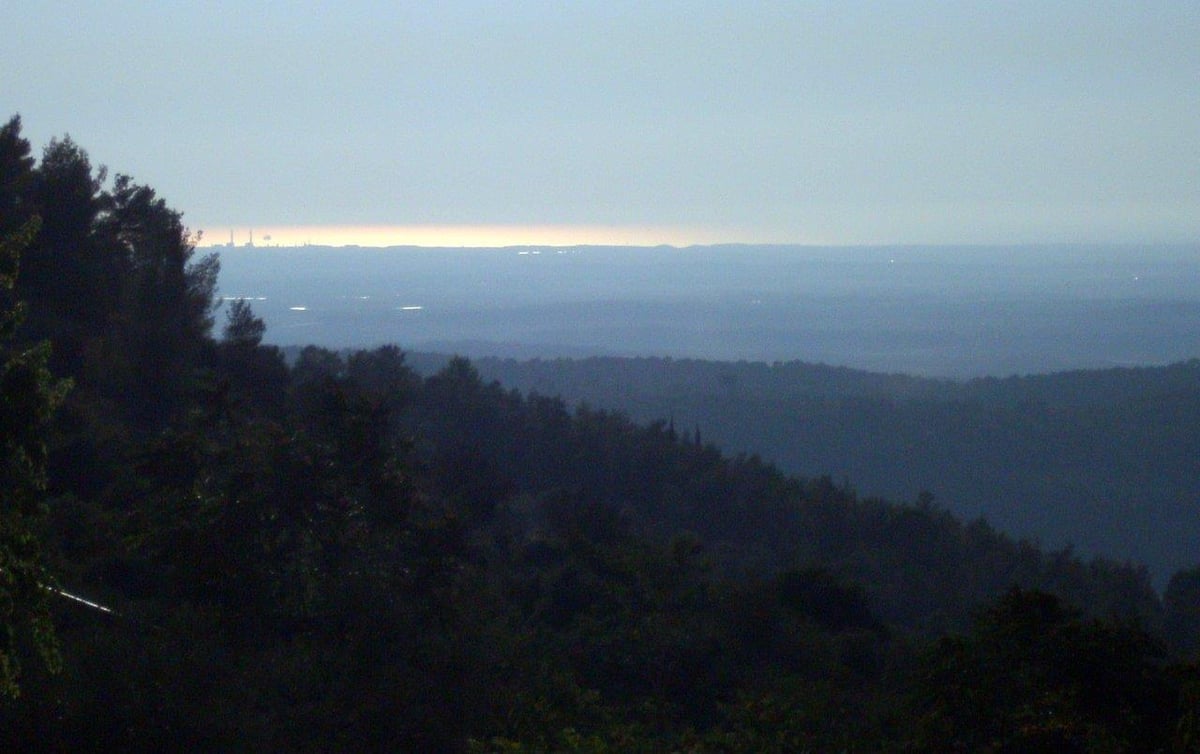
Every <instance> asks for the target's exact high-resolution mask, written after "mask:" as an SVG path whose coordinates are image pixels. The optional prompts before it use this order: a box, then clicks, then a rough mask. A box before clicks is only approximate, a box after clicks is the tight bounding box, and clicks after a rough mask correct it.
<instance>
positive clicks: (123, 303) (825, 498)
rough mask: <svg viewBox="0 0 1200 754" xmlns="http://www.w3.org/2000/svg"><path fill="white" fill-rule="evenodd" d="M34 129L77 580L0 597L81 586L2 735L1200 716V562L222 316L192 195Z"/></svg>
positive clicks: (29, 742) (81, 739)
mask: <svg viewBox="0 0 1200 754" xmlns="http://www.w3.org/2000/svg"><path fill="white" fill-rule="evenodd" d="M19 126H20V124H19V121H17V120H15V119H14V120H13V121H11V122H10V123H9V124H8V126H6V128H5V130H4V131H3V134H2V135H3V137H4V141H3V142H2V143H0V146H3V149H0V176H6V178H5V182H4V183H3V190H4V192H5V194H4V196H3V197H0V199H2V200H3V201H2V202H0V207H3V208H5V211H6V212H8V213H9V215H11V218H10V219H11V221H12V222H13V223H19V225H20V227H29V228H32V227H34V226H26V225H25V223H28V222H30V218H33V217H39V218H41V228H42V229H41V231H39V232H38V233H37V235H35V236H32V237H31V238H27V239H24V241H27V243H23V244H21V245H25V246H27V248H26V249H25V257H26V258H28V259H30V260H32V261H31V262H30V264H29V266H28V267H27V268H23V270H22V276H21V278H19V279H18V284H17V286H16V288H15V290H16V291H18V292H19V293H20V295H21V296H22V297H23V298H24V299H25V300H26V301H28V310H29V313H30V314H29V319H28V321H27V323H26V328H25V329H24V330H23V331H21V332H20V334H19V335H18V339H17V341H15V342H14V348H15V349H16V350H14V351H12V353H31V354H33V356H32V357H31V359H32V361H30V362H29V363H30V364H32V365H33V368H32V370H27V371H29V373H30V374H31V375H32V376H33V379H31V380H26V381H25V382H22V383H20V384H18V385H15V386H14V387H13V389H12V390H9V386H8V385H7V383H6V384H5V386H4V387H5V390H6V392H5V410H6V412H9V413H11V410H10V407H14V406H21V405H26V404H22V403H21V401H27V402H28V404H29V405H33V406H36V411H33V413H31V414H29V416H28V417H27V420H26V423H25V424H23V425H22V426H23V427H25V428H27V430H28V438H29V440H28V442H26V443H25V444H24V445H21V446H20V447H22V448H28V449H33V450H32V451H30V452H32V453H33V455H30V456H29V458H34V460H35V461H36V462H35V463H31V464H25V469H26V471H27V472H28V473H29V476H28V477H27V479H26V481H25V482H24V485H25V486H24V487H23V488H22V489H23V490H24V491H23V492H22V493H21V494H22V495H23V496H24V498H23V499H22V500H26V499H30V500H32V499H36V502H37V503H38V504H39V505H40V506H43V510H44V511H45V515H44V516H41V517H38V516H37V515H34V514H35V513H36V511H35V510H33V509H31V508H30V506H29V505H27V504H26V503H25V502H23V501H16V500H14V499H10V498H11V496H10V495H9V494H8V490H7V489H6V497H5V498H4V500H3V504H4V506H5V515H12V516H14V517H15V520H18V521H19V522H20V524H21V526H22V527H24V529H23V531H24V534H23V535H22V539H21V540H20V541H21V542H22V543H23V544H24V546H28V547H30V548H33V549H35V550H37V552H38V555H37V561H36V562H37V563H38V564H39V565H38V568H40V569H42V570H41V571H39V573H43V572H44V573H47V574H50V573H53V574H56V576H57V584H58V587H61V591H59V590H58V587H55V586H53V582H51V581H50V579H49V578H48V577H47V578H45V579H42V580H35V581H34V582H28V581H27V584H28V583H32V588H25V589H24V590H21V591H12V592H9V593H5V594H6V596H5V599H6V607H11V608H12V609H11V610H7V611H6V612H5V613H3V615H2V616H0V617H2V618H3V620H4V621H5V623H6V625H7V626H8V627H10V628H11V627H13V626H15V625H16V623H17V622H18V620H19V619H23V618H22V617H21V616H22V615H24V614H35V615H38V614H45V613H47V612H48V611H49V610H51V609H52V611H53V618H54V623H55V625H56V634H57V644H56V645H55V646H56V647H57V655H56V656H55V657H54V658H51V659H52V660H53V659H56V658H57V657H59V656H60V657H61V663H59V662H57V661H51V662H46V661H44V660H42V661H38V660H35V659H34V658H33V655H36V654H37V653H39V652H41V653H42V654H43V655H47V651H46V648H47V645H46V643H45V642H39V641H32V640H25V639H23V638H22V637H23V634H22V633H21V632H20V631H15V630H14V631H13V632H12V634H11V635H12V637H13V639H12V644H11V646H12V649H11V650H10V651H9V654H11V655H12V657H13V659H14V660H22V659H23V660H26V661H25V662H22V663H21V665H20V668H21V671H22V672H21V675H20V676H19V677H18V676H17V675H16V673H15V668H16V667H17V666H16V665H15V664H14V665H11V666H10V667H12V668H14V671H13V672H11V673H10V674H9V679H8V680H9V681H10V683H11V685H10V691H12V690H15V689H17V686H16V684H19V690H20V694H19V696H11V695H10V696H9V697H8V698H6V699H4V700H3V701H2V702H0V746H2V747H3V748H4V749H6V750H13V751H38V750H42V751H86V750H104V751H109V750H121V751H173V750H187V751H196V750H220V751H228V750H247V751H331V750H345V749H350V748H355V749H358V750H363V751H422V752H425V751H430V752H436V751H448V752H450V751H470V752H492V751H496V752H524V751H588V752H603V751H622V752H627V751H633V752H637V751H644V752H661V751H689V752H700V751H713V752H736V751H746V752H771V751H776V752H794V751H805V750H813V751H827V750H839V751H840V750H845V751H880V750H896V751H932V750H945V749H946V748H947V747H952V748H953V747H957V748H958V749H960V750H992V751H1017V750H1020V751H1030V750H1036V749H1035V748H1033V747H1034V744H1036V745H1038V746H1042V747H1043V749H1046V750H1049V749H1048V748H1047V747H1050V746H1054V747H1056V748H1054V750H1055V751H1070V750H1096V751H1153V750H1162V751H1188V750H1191V749H1192V748H1193V747H1194V746H1195V745H1196V730H1197V729H1196V719H1195V716H1196V703H1197V700H1198V698H1200V692H1198V689H1200V686H1198V685H1197V678H1196V670H1195V666H1194V665H1192V664H1188V663H1187V662H1186V661H1187V660H1188V659H1190V655H1188V654H1185V653H1186V652H1190V651H1193V648H1194V646H1195V643H1196V622H1195V613H1194V610H1193V609H1191V607H1190V605H1191V603H1190V602H1189V600H1188V595H1190V594H1193V593H1194V590H1195V584H1194V582H1195V578H1194V574H1193V576H1192V577H1191V578H1188V577H1186V576H1185V575H1181V576H1180V577H1179V579H1178V580H1177V582H1173V591H1172V592H1171V593H1170V596H1171V599H1170V600H1168V605H1169V606H1174V607H1171V609H1169V610H1168V611H1167V612H1166V613H1165V614H1164V612H1163V609H1162V606H1161V605H1160V603H1159V601H1158V598H1157V597H1156V595H1155V594H1154V592H1153V591H1152V590H1151V588H1150V586H1149V583H1148V579H1147V576H1146V573H1145V571H1144V570H1142V569H1138V568H1135V567H1131V566H1126V565H1120V564H1115V563H1111V562H1106V561H1099V560H1097V561H1092V562H1089V563H1085V562H1083V561H1081V560H1080V559H1078V558H1077V557H1074V556H1073V555H1072V554H1071V553H1070V552H1065V551H1064V552H1053V553H1046V552H1042V551H1041V550H1039V549H1038V548H1036V547H1035V546H1033V545H1031V544H1029V543H1027V542H1018V541H1014V540H1012V539H1010V538H1008V537H1006V536H1004V535H1003V534H1001V533H999V532H997V531H995V530H994V529H992V528H991V527H990V526H988V525H987V524H986V523H984V522H982V521H976V522H974V523H969V524H965V523H963V522H961V521H959V520H958V519H956V518H954V517H953V516H951V515H950V514H949V513H947V512H945V511H944V510H942V509H940V508H938V507H936V506H935V505H934V504H933V503H932V501H931V500H930V499H929V498H928V497H924V498H922V499H920V500H918V501H916V502H914V503H913V504H908V505H897V504H891V503H887V502H884V501H881V500H875V499H860V498H859V497H857V496H856V495H855V494H854V493H853V491H851V490H850V489H849V488H848V487H847V486H846V485H838V484H835V483H833V482H832V481H831V480H830V479H829V478H827V477H815V478H812V479H800V478H796V477H791V476H787V475H784V474H782V473H780V472H779V471H778V470H777V469H775V468H774V467H773V466H771V465H769V464H767V463H764V462H763V461H761V460H760V459H758V458H756V457H753V456H743V457H738V458H728V457H725V456H723V455H722V454H721V453H720V452H718V450H717V449H716V448H715V447H714V446H712V445H710V444H706V443H705V442H704V441H703V438H701V437H700V436H699V434H698V433H696V432H682V433H681V432H679V431H677V430H676V428H675V427H674V426H672V424H671V423H670V422H658V423H653V424H648V425H639V424H635V423H634V422H632V421H630V420H629V419H627V418H626V417H624V416H622V415H620V414H616V413H611V412H607V411H596V410H592V409H588V408H586V407H583V408H575V409H572V408H569V407H568V406H567V404H566V403H564V402H563V401H562V400H560V399H558V398H549V397H544V396H539V395H536V394H530V395H522V394H520V393H517V392H515V391H510V390H506V389H504V388H502V387H501V386H500V385H499V384H498V383H495V382H491V383H488V382H485V381H484V380H483V379H481V377H480V375H479V373H478V372H477V371H476V369H475V367H474V366H472V365H471V364H470V363H468V362H466V361H464V360H461V359H456V360H453V361H451V362H450V363H448V364H447V365H446V366H445V367H444V368H442V369H440V370H439V371H437V372H436V373H435V374H432V375H430V376H428V377H424V378H422V377H419V376H418V375H417V373H416V372H414V371H413V370H412V369H411V368H410V366H409V365H408V363H407V361H406V359H405V356H404V354H402V353H401V352H400V351H399V350H398V349H397V348H395V347H383V348H379V349H376V350H372V351H362V352H356V353H352V354H340V353H336V352H333V351H329V350H324V349H320V348H315V347H310V348H306V349H304V350H303V351H301V352H300V353H299V354H297V357H296V358H295V360H294V361H292V362H289V361H287V360H285V359H284V357H283V354H282V353H281V352H280V351H279V350H277V349H275V348H272V347H270V346H266V345H264V344H263V343H262V336H263V333H264V326H263V323H262V321H261V320H259V319H258V318H257V317H256V316H255V315H254V312H253V311H252V310H251V309H250V307H249V305H247V304H246V303H245V302H234V303H232V304H231V305H230V306H229V309H228V310H227V312H225V325H224V327H223V330H222V334H221V337H220V338H214V337H213V336H212V335H211V334H210V327H211V325H212V319H213V314H214V306H213V305H214V295H215V292H214V291H215V289H214V283H215V272H216V265H215V262H214V261H212V260H208V259H200V260H196V259H194V258H193V246H192V241H191V239H190V238H189V236H188V235H187V232H186V230H185V229H184V228H183V226H182V224H181V222H180V220H181V218H180V216H179V215H178V214H177V213H175V212H173V211H172V210H169V209H168V208H167V207H166V206H165V204H163V203H162V201H161V200H160V199H158V198H157V197H156V196H155V195H154V193H153V192H152V191H151V190H149V189H146V188H144V187H139V186H137V185H136V184H134V183H132V181H131V180H130V179H127V178H117V179H116V181H115V182H114V183H113V185H112V186H111V187H109V188H106V187H105V185H106V184H105V180H104V175H103V171H94V170H92V168H91V167H90V164H89V163H88V158H87V155H86V153H84V152H83V151H82V150H81V149H79V148H78V147H77V146H75V145H74V144H72V143H71V142H70V141H69V140H63V141H56V142H53V143H52V144H51V145H50V146H49V147H47V150H46V153H45V155H44V157H43V160H42V162H41V163H40V164H36V163H34V162H33V161H32V160H29V159H28V157H27V153H28V145H27V144H25V143H24V142H23V140H22V139H21V138H20V133H19ZM14 155H15V157H13V156H14ZM8 176H13V177H12V178H9V177H8ZM6 217H7V216H6ZM6 222H7V220H6ZM5 227H6V228H7V227H8V226H5ZM14 227H15V226H14ZM30 232H31V233H32V231H30ZM12 238H14V240H13V241H12V244H13V245H16V244H17V240H16V237H15V236H13V237H12ZM26 270H32V272H30V274H29V276H28V277H25V274H24V273H25V271H26ZM13 303H15V302H13ZM43 339H45V340H47V341H48V342H49V343H50V344H51V346H52V348H53V354H52V355H49V354H47V353H46V350H45V347H34V350H32V351H29V350H24V351H23V350H20V349H21V348H24V347H25V345H26V344H32V343H35V342H41V341H42V340H43ZM30 347H33V346H30ZM38 348H40V349H41V350H38ZM42 359H48V361H45V362H43V361H40V360H42ZM10 363H12V362H11V359H10ZM47 365H48V366H47ZM48 369H53V371H54V374H55V375H58V377H53V376H51V373H50V371H48ZM61 378H70V379H72V380H73V381H74V388H73V389H72V390H71V391H70V392H69V393H68V394H67V395H66V397H65V398H63V396H62V392H61V389H60V387H59V386H60V384H61V383H59V382H57V380H58V379H61ZM59 399H62V405H61V406H59V408H58V411H57V413H56V414H54V419H53V421H52V423H51V422H50V421H49V420H50V409H51V408H53V405H54V403H55V402H56V401H57V400H59ZM6 415H7V414H6ZM22 431H25V430H22ZM13 437H16V435H11V434H9V433H8V431H7V430H6V443H8V444H7V445H6V452H8V453H9V454H10V457H11V453H12V452H13V451H12V448H13V447H14V445H13V444H12V442H11V441H10V439H11V438H13ZM39 448H44V449H45V452H44V453H43V452H42V451H40V450H38V449H39ZM39 454H40V455H39ZM35 456H36V458H35ZM38 458H40V459H42V460H41V461H38V460H37V459H38ZM12 489H16V488H12ZM35 507H36V506H35ZM8 541H9V540H7V539H6V540H4V542H3V544H4V546H5V547H7V546H8ZM39 542H40V546H39V545H38V543H39ZM3 567H4V579H5V585H7V584H9V583H15V582H14V579H17V577H18V576H20V574H19V572H18V571H16V570H13V569H12V567H11V565H10V564H8V563H7V562H6V563H5V564H4V566H3ZM20 577H21V578H24V576H20ZM39 578H40V577H39ZM1014 587H1019V588H1014ZM52 589H53V591H52ZM63 593H67V594H71V595H76V596H82V597H85V598H87V599H88V600H89V601H90V602H92V603H94V604H90V605H89V604H84V603H81V602H79V601H77V600H69V599H66V598H65V597H63V596H62V595H63ZM60 597H61V598H60ZM50 600H53V601H52V602H51V601H50ZM98 605H99V606H103V607H98ZM1070 605H1077V606H1082V607H1083V608H1085V609H1086V613H1085V612H1077V611H1076V609H1075V608H1072V607H1070ZM39 611H40V612H39ZM1160 635H1165V636H1170V637H1171V640H1172V642H1173V644H1172V645H1170V646H1168V645H1167V644H1165V643H1164V642H1163V641H1162V640H1161V639H1160V638H1159V636H1160ZM34 638H36V637H34Z"/></svg>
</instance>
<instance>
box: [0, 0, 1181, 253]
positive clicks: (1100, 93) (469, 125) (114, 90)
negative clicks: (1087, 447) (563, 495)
mask: <svg viewBox="0 0 1200 754" xmlns="http://www.w3.org/2000/svg"><path fill="white" fill-rule="evenodd" d="M5 17H6V25H7V26H8V27H9V28H10V29H12V30H15V31H16V32H19V33H13V34H10V35H9V39H8V40H7V41H6V43H5V45H4V46H3V48H2V49H0V71H2V73H0V102H3V103H5V107H7V108H8V110H9V111H18V112H20V113H21V115H22V117H23V120H24V125H25V130H26V135H27V136H28V137H29V138H30V140H31V141H32V142H33V143H34V144H39V145H40V144H45V143H46V142H47V141H48V140H49V139H50V138H51V137H52V136H56V135H61V134H62V133H63V132H64V131H66V132H69V133H70V135H71V136H72V137H73V138H74V139H75V140H76V141H77V142H79V143H80V144H83V145H85V146H86V147H87V148H88V150H89V152H90V154H91V156H92V159H93V161H94V162H96V163H98V164H108V165H112V166H114V167H119V169H120V170H121V171H122V172H127V173H129V174H131V175H133V177H134V178H136V179H137V180H139V181H146V182H149V183H151V184H153V185H154V186H156V187H157V188H158V190H159V192H160V193H161V194H162V195H163V196H164V197H166V198H167V200H168V201H170V202H171V203H172V204H174V205H175V206H178V207H180V208H182V209H183V210H184V211H185V220H186V222H187V223H188V225H189V227H191V228H192V229H193V230H202V231H204V232H205V236H206V237H205V242H206V243H211V242H220V243H225V242H228V240H229V235H230V232H231V231H235V232H236V238H237V242H238V243H239V244H240V243H243V242H245V241H246V240H247V239H248V234H249V231H250V230H252V229H253V230H255V231H256V233H257V239H256V240H257V241H258V242H259V243H263V242H267V243H279V244H283V245H295V244H301V243H305V242H309V241H311V242H313V243H322V244H330V245H340V244H342V243H363V244H364V245H388V244H392V243H416V244H420V245H432V246H440V245H450V246H455V245H472V246H491V245H505V244H510V243H567V244H569V243H609V244H656V243H670V244H676V245H685V244H689V243H713V242H744V243H820V244H864V243H923V244H924V243H1027V242H1097V241H1104V242H1109V241H1114V242H1180V241H1190V240H1194V239H1195V238H1196V237H1197V236H1198V235H1200V129H1197V128H1196V124H1197V123H1198V122H1200V78H1198V77H1200V45H1197V44H1196V40H1197V39H1200V6H1197V4H1196V3H1194V2H1149V3H1107V2H1102V3H1096V2H1078V1H1075V0H1072V1H1070V2H1058V3H1004V4H996V3H974V2H971V3H936V2H908V3H881V4H865V3H783V4H774V3H771V4H767V3H736V4H734V3H690V2H689V3H674V2H663V3H651V4H642V3H624V2H617V3H571V4H562V3H553V2H523V3H438V4H436V5H435V4H424V3H420V4H418V3H400V4H397V3H383V2H359V1H355V2H347V3H340V4H337V5H336V6H328V7H326V6H325V5H324V4H321V3H303V4H284V3H271V4H246V3H233V2H214V3H203V4H201V3H154V4H147V3H141V2H114V3H105V4H102V5H98V4H95V3H63V4H58V5H56V7H55V10H54V11H53V12H49V11H48V10H47V8H46V6H44V5H42V4H40V3H15V4H12V6H11V7H8V8H6V9H5ZM364 228H369V229H370V230H369V231H367V230H364ZM267 236H270V240H267V239H266V237H267Z"/></svg>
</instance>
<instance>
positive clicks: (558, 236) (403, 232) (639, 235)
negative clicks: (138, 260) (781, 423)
mask: <svg viewBox="0 0 1200 754" xmlns="http://www.w3.org/2000/svg"><path fill="white" fill-rule="evenodd" d="M231 233H232V236H231ZM251 233H253V240H254V245H255V246H285V247H292V246H306V245H311V246H368V247H387V246H426V247H478V248H486V247H502V246H660V245H666V246H693V245H710V244H720V243H780V242H785V241H787V242H791V241H790V240H789V239H773V238H768V237H763V236H761V235H759V236H757V237H751V238H747V237H746V234H745V233H742V232H739V231H728V230H717V229H711V228H683V227H665V226H604V225H359V226H354V225H296V226H264V227H254V228H245V227H243V228H232V229H231V228H229V227H225V228H217V229H212V228H209V229H205V230H204V235H203V238H202V240H201V246H204V247H224V246H227V245H228V244H229V243H230V238H231V237H232V239H233V244H234V245H235V246H244V245H246V244H247V243H248V242H249V241H250V238H251ZM802 243H813V241H812V240H805V241H803V242H802Z"/></svg>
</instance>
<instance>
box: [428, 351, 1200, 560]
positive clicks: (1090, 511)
mask: <svg viewBox="0 0 1200 754" xmlns="http://www.w3.org/2000/svg"><path fill="white" fill-rule="evenodd" d="M410 361H411V363H413V364H414V365H416V366H417V367H418V368H420V369H432V368H435V367H436V366H437V365H438V364H440V363H442V362H444V357H436V356H424V355H417V354H414V355H411V356H410ZM475 364H476V366H477V367H478V369H479V370H480V373H481V374H482V375H483V376H484V377H485V378H486V379H495V380H499V381H500V382H501V383H502V384H503V385H505V386H506V387H512V388H516V389H519V390H522V391H524V392H536V393H539V394H542V395H552V396H562V397H563V399H564V400H566V401H568V402H569V403H572V404H574V403H586V404H587V405H589V406H592V407H594V408H603V409H610V410H619V411H623V412H625V413H627V414H628V415H629V416H631V417H632V418H633V419H635V420H637V421H643V422H645V421H654V420H664V421H670V422H673V424H674V426H675V427H676V428H678V429H679V430H680V431H683V432H692V431H693V430H697V429H698V430H699V432H700V433H701V434H702V436H703V438H704V440H705V441H706V442H712V443H714V444H716V445H717V446H718V447H720V448H722V449H724V450H725V451H726V452H729V453H734V454H737V453H753V454H756V455H759V456H761V457H762V458H764V459H768V460H770V461H772V462H774V463H777V464H779V466H780V467H781V468H782V469H784V470H785V471H787V472H789V473H794V474H801V475H805V476H819V475H825V474H827V475H830V476H832V477H833V478H834V479H839V480H840V479H846V480H849V483H850V484H853V485H854V487H855V488H856V489H857V490H858V491H859V492H860V493H861V494H865V495H872V496H882V497H885V498H888V499H892V500H912V499H915V498H916V496H917V495H918V493H921V492H931V493H933V494H934V495H935V496H936V499H937V500H938V501H939V502H940V503H941V504H942V505H944V506H945V507H946V508H947V509H949V510H951V511H953V512H954V513H955V514H956V515H959V516H963V517H966V518H968V519H970V518H976V517H980V516H982V517H985V518H986V519H987V520H988V521H989V522H990V523H991V524H992V525H994V526H996V527H998V528H999V529H1001V530H1003V531H1007V532H1012V533H1013V534H1015V535H1017V536H1022V537H1031V538H1034V539H1035V540H1037V541H1040V542H1042V543H1044V544H1045V545H1047V546H1050V547H1056V548H1057V547H1062V546H1064V545H1074V546H1075V547H1077V548H1078V549H1079V550H1080V551H1081V552H1083V553H1087V554H1091V555H1103V556H1105V557H1110V558H1114V559H1118V560H1124V559H1130V560H1134V561H1137V562H1143V563H1146V564H1148V565H1149V566H1150V568H1151V570H1152V572H1153V574H1154V577H1155V580H1156V581H1158V582H1159V583H1160V584H1162V583H1165V579H1166V578H1167V577H1168V576H1169V575H1170V574H1171V572H1173V571H1174V570H1176V569H1179V568H1183V567H1190V566H1192V565H1195V563H1196V561H1197V559H1198V558H1200V361H1197V360H1192V361H1187V362H1181V363H1178V364H1173V365H1170V366H1165V367H1143V368H1119V369H1118V368H1114V369H1104V370H1087V371H1073V372H1063V373H1057V374H1048V375H1040V376H1026V377H1015V376H1014V377H1007V378H984V379H973V380H967V381H951V380H936V379H925V378H919V377H911V376H905V375H895V374H877V373H870V372H864V371H859V370H853V369H846V368H837V367H830V366H825V365H819V364H806V363H800V362H790V363H776V364H773V365H768V364H763V363H748V362H714V361H696V360H687V359H662V358H635V359H622V358H589V359H578V360H567V359H542V360H537V359H534V360H526V361H516V360H511V359H495V358H480V359H477V360H476V361H475Z"/></svg>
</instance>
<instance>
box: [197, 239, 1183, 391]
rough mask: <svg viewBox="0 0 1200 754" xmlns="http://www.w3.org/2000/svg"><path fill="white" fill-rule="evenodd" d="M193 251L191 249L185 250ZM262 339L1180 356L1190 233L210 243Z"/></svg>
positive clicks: (1074, 359)
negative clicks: (489, 244)
mask: <svg viewBox="0 0 1200 754" xmlns="http://www.w3.org/2000/svg"><path fill="white" fill-rule="evenodd" d="M202 251H206V252H207V251H208V250H202ZM216 251H217V252H218V253H219V254H220V257H221V266H222V272H221V278H220V294H221V296H222V297H225V298H230V299H232V298H247V299H249V300H250V301H251V304H252V306H253V308H254V310H255V312H256V313H258V314H259V315H260V316H262V317H263V319H264V320H265V321H266V323H267V326H268V330H267V340H268V341H269V342H273V343H276V344H280V345H300V344H309V343H313V344H319V345H323V346H328V347H369V346H374V345H379V344H383V343H396V344H398V345H399V346H401V347H402V348H404V349H406V350H422V351H445V352H453V353H460V354H463V355H467V356H503V357H515V358H535V357H539V358H551V357H562V356H568V357H582V356H596V355H611V356H670V357H676V358H699V359H711V360H723V361H737V360H747V361H764V362H776V361H793V360H798V361H807V362H816V363H825V364H831V365H836V366H848V367H853V368H858V369H865V370H870V371H880V372H889V373H894V372H902V373H908V374H914V375H922V376H936V377H954V378H968V377H976V376H985V375H993V376H1003V375H1009V374H1038V373H1048V372H1055V371H1063V370H1070V369H1086V368H1104V367H1111V366H1133V365H1155V364H1166V363H1171V362H1174V361H1180V360H1184V359H1188V358H1193V357H1196V356H1200V247H1198V246H1146V247H1137V246H1090V245H1089V246H1082V245H1081V246H1070V245H1067V246H1016V247H985V246H972V247H951V246H936V247H911V246H905V247H809V246H703V247H688V248H673V247H599V246H585V247H506V248H426V247H394V248H367V247H339V248H334V247H320V246H305V247H293V248H284V247H253V248H248V247H244V246H239V247H230V248H219V249H216Z"/></svg>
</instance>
